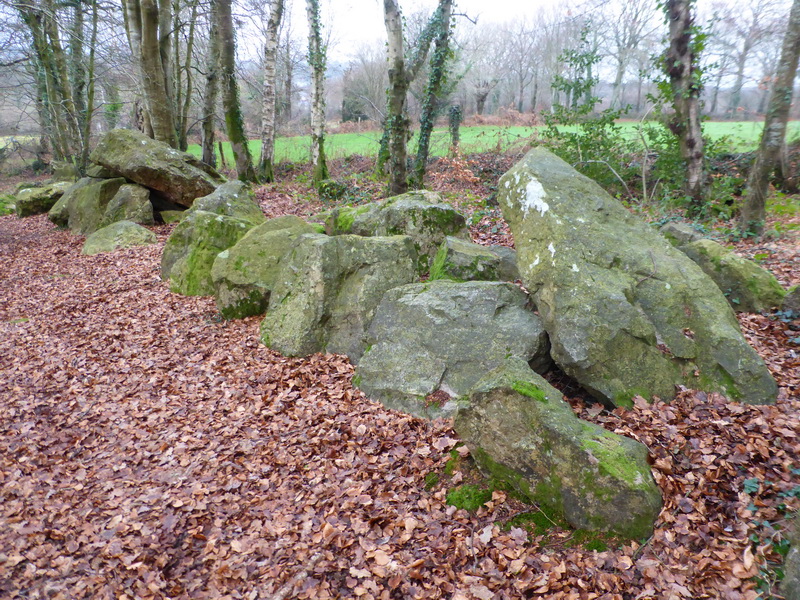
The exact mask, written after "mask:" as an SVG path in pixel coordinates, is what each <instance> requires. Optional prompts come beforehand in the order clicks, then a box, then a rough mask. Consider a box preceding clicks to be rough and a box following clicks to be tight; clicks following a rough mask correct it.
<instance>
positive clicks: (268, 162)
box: [258, 0, 283, 183]
mask: <svg viewBox="0 0 800 600" xmlns="http://www.w3.org/2000/svg"><path fill="white" fill-rule="evenodd" d="M282 20H283V0H273V4H272V10H271V11H270V14H269V20H268V21H267V31H266V40H265V42H264V95H263V98H262V107H261V159H260V160H259V163H258V173H259V175H260V176H261V180H262V181H264V182H268V183H269V182H272V181H274V180H275V173H274V169H273V164H272V163H273V159H274V156H275V98H276V94H275V84H276V76H277V68H276V66H277V60H278V33H279V30H280V26H281V21H282Z"/></svg>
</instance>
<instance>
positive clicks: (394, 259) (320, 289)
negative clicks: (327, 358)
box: [261, 234, 417, 362]
mask: <svg viewBox="0 0 800 600" xmlns="http://www.w3.org/2000/svg"><path fill="white" fill-rule="evenodd" d="M416 261H417V252H416V249H415V247H414V242H413V241H412V240H411V238H409V237H408V236H392V237H371V238H365V237H360V236H356V235H340V236H334V237H329V236H327V235H323V234H305V235H302V236H300V237H299V238H297V241H296V243H295V245H294V246H293V247H292V249H291V250H290V251H289V252H288V253H287V254H286V256H285V257H284V258H283V261H282V262H283V266H282V267H281V270H280V273H279V274H278V277H277V281H276V282H275V285H274V287H273V289H272V294H271V296H270V301H269V310H268V311H267V314H266V316H265V317H264V320H263V321H262V323H261V341H262V342H263V343H264V344H265V345H266V346H269V347H270V348H272V349H274V350H277V351H278V352H280V353H282V354H284V355H285V356H307V355H309V354H313V353H315V352H334V353H338V354H346V355H347V356H348V357H349V358H350V360H351V361H353V362H358V359H359V358H360V357H361V355H362V354H363V353H364V349H365V348H366V343H365V341H364V336H365V333H366V330H367V328H368V327H369V324H370V322H371V321H372V317H373V315H374V314H375V309H376V307H377V306H378V303H379V302H380V301H381V298H382V297H383V295H384V293H385V292H386V291H387V290H390V289H392V288H395V287H397V286H400V285H404V284H407V283H410V282H412V281H415V280H416V278H417V274H416V269H415V265H416Z"/></svg>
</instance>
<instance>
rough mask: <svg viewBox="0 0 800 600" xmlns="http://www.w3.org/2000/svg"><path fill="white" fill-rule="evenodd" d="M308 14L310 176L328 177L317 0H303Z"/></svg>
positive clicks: (316, 178) (322, 50)
mask: <svg viewBox="0 0 800 600" xmlns="http://www.w3.org/2000/svg"><path fill="white" fill-rule="evenodd" d="M306 15H307V16H308V63H309V65H311V163H312V165H313V167H314V174H313V180H314V183H319V182H320V181H323V180H324V179H327V178H328V165H327V162H326V160H325V67H326V64H327V48H326V46H325V44H324V43H323V42H322V24H321V23H320V13H319V0H306Z"/></svg>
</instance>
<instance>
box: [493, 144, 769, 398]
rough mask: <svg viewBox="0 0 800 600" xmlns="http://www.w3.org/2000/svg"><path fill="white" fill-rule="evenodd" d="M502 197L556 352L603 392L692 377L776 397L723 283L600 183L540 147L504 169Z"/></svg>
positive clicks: (700, 384) (613, 394)
mask: <svg viewBox="0 0 800 600" xmlns="http://www.w3.org/2000/svg"><path fill="white" fill-rule="evenodd" d="M498 200H499V202H500V206H501V208H502V210H503V215H504V216H505V218H506V221H507V222H508V223H509V225H510V227H511V231H512V233H513V235H514V241H515V243H516V247H517V252H518V257H517V264H518V266H519V269H520V272H521V275H522V281H523V284H524V285H525V287H526V288H527V289H528V290H529V291H530V292H531V294H532V295H533V297H534V300H535V304H536V306H537V308H538V309H539V313H540V315H541V316H542V319H543V322H544V326H545V329H546V330H547V332H548V334H549V336H550V341H551V344H552V351H551V353H552V356H553V359H554V360H555V362H556V363H557V364H558V365H559V366H560V367H561V368H562V370H564V372H566V373H567V374H568V375H569V376H571V377H572V378H574V379H576V380H577V381H578V382H579V383H580V384H581V385H582V386H583V387H585V388H586V389H587V390H589V391H590V392H591V393H592V394H593V395H595V396H596V397H597V398H598V399H601V400H602V401H604V402H606V403H609V404H618V405H619V404H621V405H629V404H630V403H631V399H632V397H633V396H634V395H641V396H643V397H645V398H647V399H649V398H652V397H653V396H659V397H661V398H663V399H665V400H669V399H671V398H673V397H674V395H675V393H676V386H678V385H684V386H686V387H688V388H693V389H701V390H706V391H719V392H721V393H723V394H725V395H726V396H727V397H728V398H730V399H732V400H741V401H743V402H749V403H755V404H763V403H771V402H774V400H775V396H776V393H777V386H776V384H775V381H774V380H773V379H772V377H771V375H770V374H769V371H768V370H767V368H766V366H765V365H764V362H763V360H762V359H761V358H760V357H759V356H758V354H756V352H755V350H753V348H752V347H750V346H749V345H748V344H747V342H746V341H745V339H744V337H743V336H742V333H741V330H740V329H739V324H738V322H737V320H736V317H735V315H734V314H733V311H732V310H731V309H730V306H729V305H728V303H727V301H726V299H725V296H723V294H722V292H721V291H720V290H719V288H718V287H717V285H716V284H715V283H714V282H713V281H712V280H711V279H710V278H709V277H708V276H707V275H706V274H705V273H703V272H702V270H701V269H700V268H699V267H698V266H697V265H696V264H695V263H694V262H692V261H691V260H690V259H689V258H688V257H687V256H686V255H685V254H683V253H682V252H681V251H679V250H678V249H677V248H674V247H673V246H672V245H671V244H670V243H669V242H667V241H666V240H665V239H664V237H663V236H661V235H660V234H659V233H658V232H657V231H654V230H653V229H652V228H651V227H650V226H648V225H646V224H645V223H643V222H642V221H640V220H639V219H637V218H636V217H634V216H633V215H631V214H630V213H629V212H628V211H627V210H626V209H625V208H624V207H623V206H622V204H620V203H619V202H617V201H616V200H614V199H613V198H611V196H609V195H608V194H607V193H606V192H605V191H604V190H603V189H602V188H600V186H598V185H597V184H596V183H595V182H593V181H591V180H590V179H588V178H587V177H584V176H583V175H581V174H579V173H578V172H577V171H575V169H573V168H572V167H571V166H569V165H568V164H567V163H565V162H564V161H562V160H561V159H559V158H558V157H556V156H555V155H553V154H551V153H549V152H547V151H546V150H543V149H541V148H535V149H533V150H531V151H530V152H529V153H528V154H527V155H526V156H525V158H524V159H523V160H521V161H520V162H519V163H518V164H517V165H515V166H514V167H513V168H512V169H511V170H510V171H509V172H508V173H506V174H505V175H504V176H503V177H502V178H501V179H500V182H499V192H498Z"/></svg>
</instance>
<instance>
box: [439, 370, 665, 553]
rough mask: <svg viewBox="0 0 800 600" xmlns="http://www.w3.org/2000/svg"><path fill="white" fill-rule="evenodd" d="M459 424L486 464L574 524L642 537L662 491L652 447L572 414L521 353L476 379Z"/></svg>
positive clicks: (657, 509)
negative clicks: (652, 462) (649, 459)
mask: <svg viewBox="0 0 800 600" xmlns="http://www.w3.org/2000/svg"><path fill="white" fill-rule="evenodd" d="M454 428H455V430H456V432H457V433H458V434H459V436H461V438H462V439H463V440H464V443H465V444H466V445H467V446H468V447H469V448H470V452H471V454H472V456H473V457H474V458H475V460H476V461H477V463H478V465H479V466H480V467H481V469H482V470H483V471H484V472H486V473H487V474H489V475H491V476H492V477H494V478H495V479H497V480H499V481H502V482H504V483H506V484H507V485H510V486H511V487H512V488H513V489H514V490H516V491H517V492H518V493H519V494H521V495H522V496H523V497H524V498H526V499H527V500H529V501H530V502H533V503H535V504H537V505H538V506H540V507H541V508H542V509H543V510H544V511H545V513H546V514H550V515H553V517H562V516H563V517H564V518H565V519H566V520H567V521H568V522H569V524H570V525H572V526H573V527H575V528H576V529H588V530H593V531H608V532H611V533H613V534H616V535H619V536H622V537H625V538H631V539H642V538H646V537H648V536H650V535H651V534H652V532H653V528H654V524H655V520H656V518H657V517H658V514H659V512H660V511H661V506H662V500H661V492H660V490H659V489H658V486H656V483H655V481H654V480H653V475H652V472H651V471H650V467H649V466H648V464H647V455H648V452H647V448H646V447H645V446H644V445H643V444H640V443H639V442H637V441H635V440H632V439H630V438H627V437H624V436H621V435H616V434H614V433H611V432H610V431H607V430H605V429H603V428H602V427H600V426H599V425H595V424H593V423H589V422H587V421H583V420H581V419H578V418H577V417H576V416H575V413H573V412H572V409H571V408H570V406H569V405H568V404H567V403H566V402H565V401H564V400H563V398H562V396H561V392H559V391H558V390H556V389H555V388H553V387H552V386H550V385H549V384H548V383H547V382H546V381H545V380H544V379H543V378H542V377H540V376H539V375H537V374H536V373H534V372H533V371H532V370H531V369H530V368H529V367H528V365H527V364H526V363H525V362H524V361H522V360H520V359H512V360H509V361H507V362H506V363H505V364H504V365H502V366H501V367H500V368H498V369H497V370H495V371H493V372H492V373H490V374H489V375H487V376H486V377H485V378H484V379H482V380H481V381H480V382H478V384H477V385H476V387H475V389H474V390H473V392H472V393H471V394H470V397H469V403H468V404H467V406H466V407H463V408H461V409H460V410H459V411H458V414H457V415H456V418H455V423H454Z"/></svg>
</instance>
